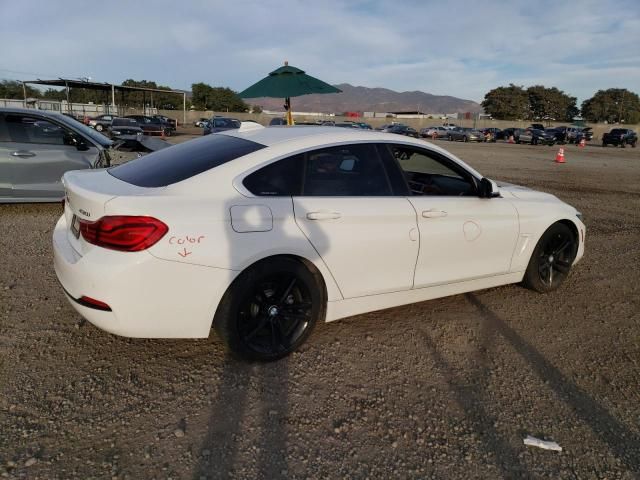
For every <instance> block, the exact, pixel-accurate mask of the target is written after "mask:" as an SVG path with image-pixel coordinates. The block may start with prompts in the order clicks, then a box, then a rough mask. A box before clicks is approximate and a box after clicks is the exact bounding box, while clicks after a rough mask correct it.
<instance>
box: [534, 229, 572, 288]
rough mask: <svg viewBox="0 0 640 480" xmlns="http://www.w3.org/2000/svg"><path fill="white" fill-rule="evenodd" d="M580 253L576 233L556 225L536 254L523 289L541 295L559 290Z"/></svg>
mask: <svg viewBox="0 0 640 480" xmlns="http://www.w3.org/2000/svg"><path fill="white" fill-rule="evenodd" d="M577 252H578V239H577V238H576V237H575V235H574V232H573V231H572V230H571V229H570V228H569V227H568V226H567V225H565V224H563V223H554V224H553V225H551V226H550V227H549V228H548V229H547V231H546V232H544V234H543V235H542V237H541V238H540V240H539V241H538V244H537V245H536V248H535V249H534V250H533V254H532V255H531V259H530V260H529V265H528V266H527V270H526V272H525V274H524V279H523V281H522V283H523V285H524V286H525V287H527V288H530V289H532V290H535V291H537V292H541V293H545V292H551V291H553V290H555V289H557V288H558V287H559V286H560V285H562V283H563V282H564V280H565V279H566V278H567V275H568V274H569V271H570V270H571V265H573V261H574V260H575V258H576V254H577Z"/></svg>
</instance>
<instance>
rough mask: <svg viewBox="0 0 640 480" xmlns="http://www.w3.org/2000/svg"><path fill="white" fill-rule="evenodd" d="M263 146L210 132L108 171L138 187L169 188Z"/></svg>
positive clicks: (263, 146)
mask: <svg viewBox="0 0 640 480" xmlns="http://www.w3.org/2000/svg"><path fill="white" fill-rule="evenodd" d="M262 148H265V145H261V144H259V143H255V142H251V141H249V140H244V139H242V138H236V137H230V136H227V135H207V136H206V137H202V138H199V139H197V140H191V141H189V142H185V143H181V144H179V145H175V146H173V147H169V148H165V149H163V150H159V151H157V152H154V153H151V154H149V155H146V156H144V157H140V158H138V159H136V160H133V161H131V162H129V163H125V164H123V165H119V166H117V167H113V168H110V169H109V173H110V174H111V175H113V176H114V177H116V178H118V179H120V180H122V181H124V182H127V183H131V184H133V185H137V186H139V187H151V188H154V187H166V186H167V185H171V184H173V183H177V182H181V181H182V180H186V179H187V178H191V177H193V176H195V175H198V174H199V173H202V172H205V171H207V170H210V169H212V168H215V167H217V166H219V165H222V164H223V163H227V162H230V161H231V160H235V159H236V158H240V157H242V156H244V155H248V154H250V153H252V152H255V151H257V150H260V149H262Z"/></svg>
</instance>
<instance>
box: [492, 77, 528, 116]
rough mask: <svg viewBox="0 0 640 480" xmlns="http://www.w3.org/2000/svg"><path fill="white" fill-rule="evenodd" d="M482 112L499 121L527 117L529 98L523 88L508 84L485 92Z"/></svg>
mask: <svg viewBox="0 0 640 480" xmlns="http://www.w3.org/2000/svg"><path fill="white" fill-rule="evenodd" d="M482 107H483V108H484V111H485V112H486V113H488V114H490V115H491V116H492V117H494V118H497V119H500V120H518V119H523V118H528V117H529V98H528V95H527V92H526V91H525V89H524V88H523V87H519V86H517V85H514V84H513V83H512V84H510V85H509V86H508V87H498V88H494V89H493V90H490V91H489V92H487V94H486V95H485V96H484V100H483V101H482Z"/></svg>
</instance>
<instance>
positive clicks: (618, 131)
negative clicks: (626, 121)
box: [602, 128, 638, 148]
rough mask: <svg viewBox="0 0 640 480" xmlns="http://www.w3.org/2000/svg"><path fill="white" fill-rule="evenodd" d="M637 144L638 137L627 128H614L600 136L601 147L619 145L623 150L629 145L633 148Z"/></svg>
mask: <svg viewBox="0 0 640 480" xmlns="http://www.w3.org/2000/svg"><path fill="white" fill-rule="evenodd" d="M637 144H638V135H637V134H636V132H634V131H633V130H630V129H628V128H614V129H613V130H611V131H610V132H608V133H605V134H604V135H602V146H603V147H606V146H607V145H615V146H618V145H620V146H621V147H622V148H624V147H625V146H626V145H631V146H632V147H634V148H635V146H636V145H637Z"/></svg>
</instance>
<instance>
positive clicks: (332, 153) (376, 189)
mask: <svg viewBox="0 0 640 480" xmlns="http://www.w3.org/2000/svg"><path fill="white" fill-rule="evenodd" d="M391 194H392V193H391V184H390V183H389V179H388V178H387V174H386V171H385V169H384V166H383V164H382V160H381V158H380V156H379V155H378V151H377V149H376V147H375V145H372V144H355V145H344V146H340V147H331V148H324V149H322V150H315V151H313V152H309V153H308V154H307V162H306V168H305V173H304V188H303V192H302V195H303V196H308V197H321V196H323V197H324V196H326V197H336V196H340V197H341V196H354V197H364V196H387V195H391Z"/></svg>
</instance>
